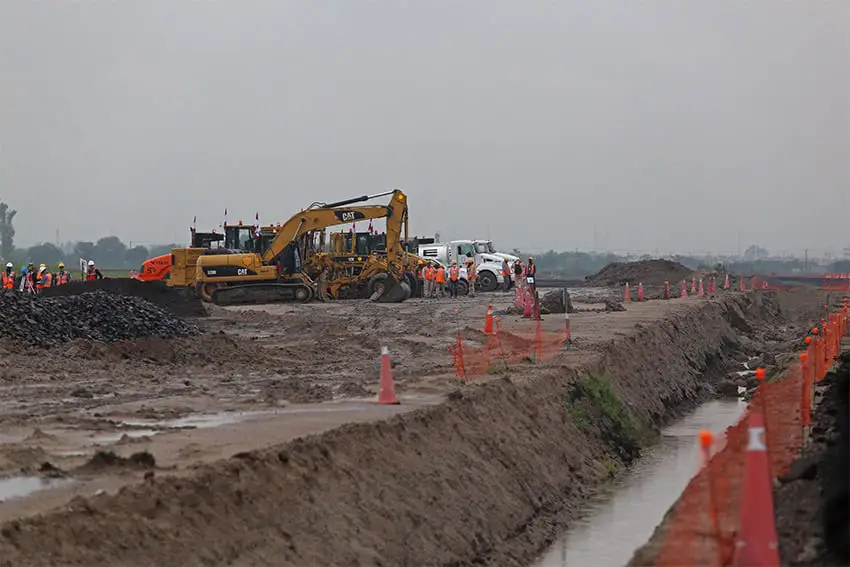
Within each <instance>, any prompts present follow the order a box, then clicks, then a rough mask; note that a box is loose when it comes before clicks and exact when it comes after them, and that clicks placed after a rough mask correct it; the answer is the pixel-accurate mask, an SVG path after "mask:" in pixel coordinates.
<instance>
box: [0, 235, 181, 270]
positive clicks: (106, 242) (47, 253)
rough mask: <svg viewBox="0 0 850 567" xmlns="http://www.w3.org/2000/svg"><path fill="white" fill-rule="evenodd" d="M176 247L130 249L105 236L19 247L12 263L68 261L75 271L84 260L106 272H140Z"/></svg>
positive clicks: (170, 245)
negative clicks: (92, 262)
mask: <svg viewBox="0 0 850 567" xmlns="http://www.w3.org/2000/svg"><path fill="white" fill-rule="evenodd" d="M176 246H177V245H176V244H163V245H156V246H141V245H135V246H133V247H129V246H127V245H126V244H124V242H122V241H121V239H120V238H118V237H117V236H105V237H103V238H101V239H99V240H98V241H97V242H70V243H67V244H65V245H63V246H61V247H59V246H56V245H55V244H51V243H49V242H47V243H44V244H36V245H35V246H30V247H29V248H16V249H15V251H14V252H13V253H12V256H11V261H12V262H13V263H16V264H23V263H26V262H30V261H31V262H34V263H36V264H48V265H55V264H58V263H59V262H64V263H65V264H66V265H67V266H68V267H69V268H72V267H74V266H76V265H77V264H78V262H79V259H80V258H82V259H84V260H94V261H95V262H96V263H97V265H98V266H99V267H101V268H104V269H133V268H135V269H139V267H141V265H142V262H144V261H145V260H147V259H148V258H151V257H153V256H159V255H161V254H168V253H169V252H171V249H172V248H174V247H176ZM4 261H9V260H4Z"/></svg>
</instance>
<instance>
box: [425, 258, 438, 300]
mask: <svg viewBox="0 0 850 567" xmlns="http://www.w3.org/2000/svg"><path fill="white" fill-rule="evenodd" d="M435 276H436V270H435V269H434V266H432V265H431V264H426V265H425V267H424V268H422V279H423V280H424V281H425V289H424V290H423V291H422V297H425V298H428V297H431V296H432V295H434V277H435Z"/></svg>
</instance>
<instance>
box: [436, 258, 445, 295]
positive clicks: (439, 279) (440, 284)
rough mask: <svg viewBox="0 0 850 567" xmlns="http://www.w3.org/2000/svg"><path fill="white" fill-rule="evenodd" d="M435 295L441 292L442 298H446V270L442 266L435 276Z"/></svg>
mask: <svg viewBox="0 0 850 567" xmlns="http://www.w3.org/2000/svg"><path fill="white" fill-rule="evenodd" d="M434 286H435V287H434V295H437V292H438V291H439V292H440V295H441V296H442V297H445V296H446V269H445V268H444V267H443V265H442V264H440V266H439V267H438V268H437V273H436V274H434Z"/></svg>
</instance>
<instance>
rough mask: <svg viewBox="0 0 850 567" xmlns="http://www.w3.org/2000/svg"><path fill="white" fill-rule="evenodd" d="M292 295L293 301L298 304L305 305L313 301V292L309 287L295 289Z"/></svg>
mask: <svg viewBox="0 0 850 567" xmlns="http://www.w3.org/2000/svg"><path fill="white" fill-rule="evenodd" d="M294 295H295V301H297V302H299V303H307V302H308V301H310V300H311V299H313V290H312V289H310V288H309V287H307V286H306V285H305V286H300V287H296V288H295V291H294Z"/></svg>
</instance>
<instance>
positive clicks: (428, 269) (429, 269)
mask: <svg viewBox="0 0 850 567" xmlns="http://www.w3.org/2000/svg"><path fill="white" fill-rule="evenodd" d="M422 277H424V278H425V281H431V280H433V279H434V266H425V269H424V270H422Z"/></svg>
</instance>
